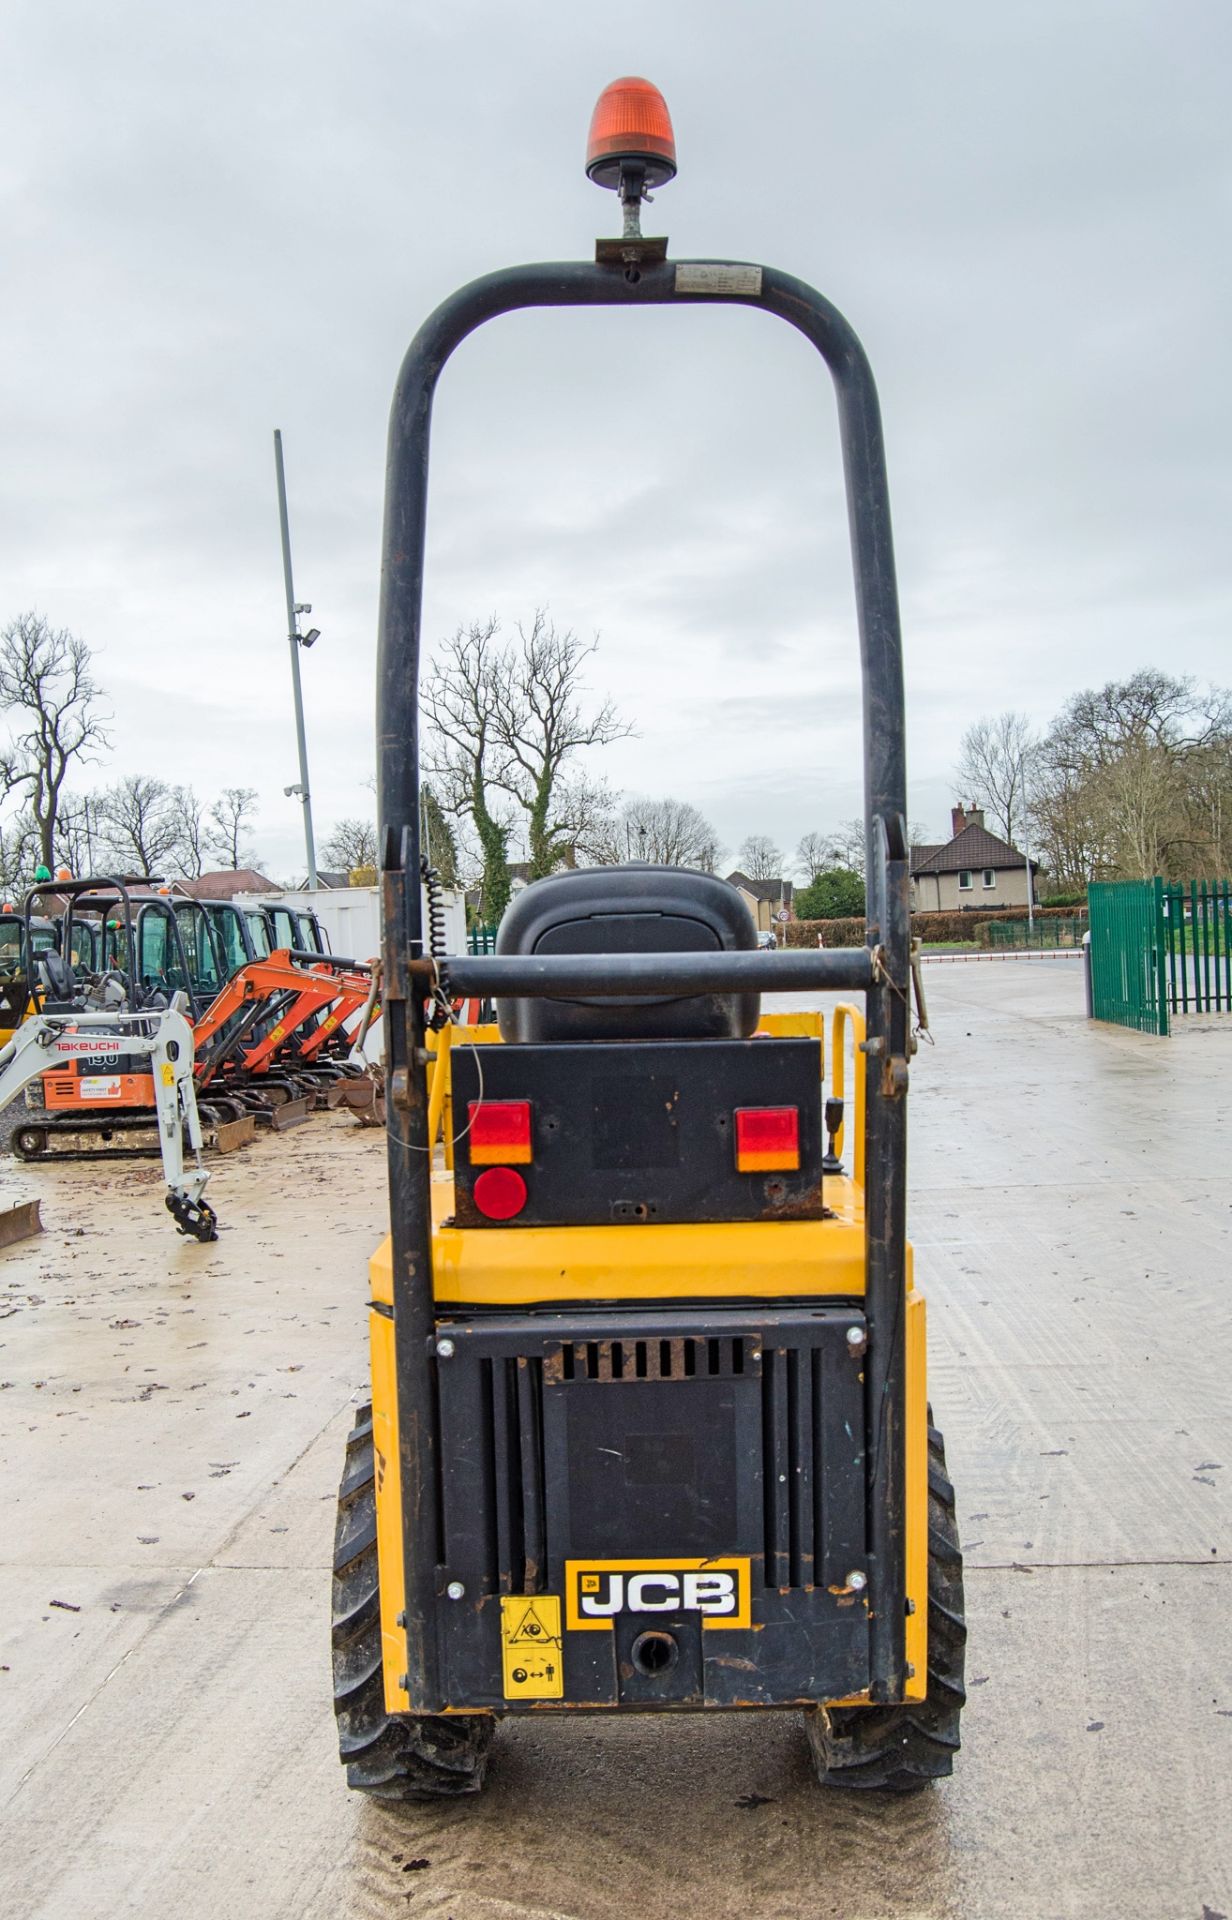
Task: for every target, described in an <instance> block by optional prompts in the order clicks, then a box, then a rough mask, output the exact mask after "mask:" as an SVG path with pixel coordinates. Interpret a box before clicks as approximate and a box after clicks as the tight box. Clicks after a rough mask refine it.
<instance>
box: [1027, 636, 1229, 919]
mask: <svg viewBox="0 0 1232 1920" xmlns="http://www.w3.org/2000/svg"><path fill="white" fill-rule="evenodd" d="M1036 762H1037V763H1036V765H1035V766H1034V768H1033V777H1032V816H1033V819H1034V821H1035V822H1036V830H1037V837H1038V841H1039V847H1040V851H1041V852H1042V853H1043V855H1044V858H1045V861H1046V864H1047V866H1048V869H1049V871H1050V872H1051V874H1052V875H1053V877H1054V879H1055V880H1056V881H1057V882H1058V883H1059V884H1060V885H1061V886H1063V887H1075V886H1082V885H1085V884H1086V882H1087V881H1089V880H1092V879H1098V878H1101V877H1103V876H1105V875H1116V874H1124V875H1127V876H1135V877H1142V878H1148V877H1150V876H1151V875H1152V874H1156V873H1162V874H1166V875H1168V876H1170V877H1173V878H1185V877H1188V876H1190V875H1197V874H1200V873H1207V874H1211V873H1218V872H1219V871H1221V870H1222V867H1223V862H1224V860H1225V858H1226V856H1227V852H1228V850H1229V849H1228V840H1227V832H1226V827H1225V824H1224V823H1225V821H1226V819H1227V818H1228V817H1229V810H1230V809H1232V696H1230V695H1229V694H1228V693H1226V692H1224V691H1222V690H1221V689H1219V688H1209V689H1207V690H1206V691H1205V692H1199V691H1198V690H1197V689H1196V687H1195V685H1194V683H1193V681H1192V680H1188V679H1176V678H1174V677H1173V676H1172V675H1171V674H1167V673H1162V672H1160V671H1159V670H1158V669H1156V668H1143V669H1141V670H1140V671H1139V672H1137V673H1135V674H1132V675H1131V676H1130V678H1129V679H1128V680H1124V681H1109V682H1108V683H1107V684H1106V685H1105V686H1103V687H1100V688H1098V689H1087V690H1086V691H1084V692H1082V693H1078V694H1075V695H1074V696H1073V698H1072V699H1071V700H1069V701H1067V703H1066V705H1065V706H1064V708H1063V709H1062V711H1061V712H1060V714H1058V716H1057V718H1056V720H1054V722H1053V724H1052V726H1051V727H1050V728H1049V730H1048V732H1047V734H1046V735H1045V737H1044V740H1043V742H1042V744H1041V746H1040V749H1039V752H1038V755H1037V757H1036Z"/></svg>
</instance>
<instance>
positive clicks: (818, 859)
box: [796, 832, 841, 886]
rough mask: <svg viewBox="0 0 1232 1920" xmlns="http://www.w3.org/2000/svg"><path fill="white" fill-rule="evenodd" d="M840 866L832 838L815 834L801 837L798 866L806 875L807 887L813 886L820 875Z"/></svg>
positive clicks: (797, 849) (798, 848)
mask: <svg viewBox="0 0 1232 1920" xmlns="http://www.w3.org/2000/svg"><path fill="white" fill-rule="evenodd" d="M840 864H841V862H840V861H838V860H837V859H836V858H835V854H834V842H833V839H832V838H831V837H830V836H828V835H826V834H824V833H814V832H809V833H806V834H803V835H802V836H801V839H800V844H799V846H798V847H797V848H796V866H797V867H798V868H799V870H800V872H801V873H802V874H803V875H804V881H805V885H806V886H811V885H812V884H813V882H814V880H816V878H817V876H818V874H819V873H826V872H827V871H828V870H829V869H830V868H831V867H835V866H839V865H840Z"/></svg>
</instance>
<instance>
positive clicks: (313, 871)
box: [274, 427, 317, 890]
mask: <svg viewBox="0 0 1232 1920" xmlns="http://www.w3.org/2000/svg"><path fill="white" fill-rule="evenodd" d="M274 466H275V468H276V469H277V472H278V521H279V525H280V526H281V528H282V578H283V583H284V585H285V587H286V590H287V639H288V640H289V641H290V642H291V685H292V687H293V688H294V690H295V736H296V739H297V740H298V742H299V791H300V797H301V799H302V800H303V803H304V845H305V848H306V849H307V853H308V885H309V886H310V887H312V888H313V889H314V890H315V888H316V885H317V850H316V843H315V841H314V840H313V837H312V796H311V794H310V793H309V791H308V743H307V740H306V739H305V737H304V696H303V692H302V690H301V688H300V684H299V626H298V624H297V621H296V615H295V586H294V583H293V581H292V579H291V527H290V523H289V521H288V519H287V476H286V473H285V471H284V469H283V464H282V432H281V430H280V429H279V428H278V427H275V428H274Z"/></svg>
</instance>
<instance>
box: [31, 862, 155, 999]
mask: <svg viewBox="0 0 1232 1920" xmlns="http://www.w3.org/2000/svg"><path fill="white" fill-rule="evenodd" d="M44 894H54V895H55V896H56V897H57V898H59V899H61V900H63V901H64V902H65V903H66V905H65V913H64V925H63V930H62V933H61V939H60V950H61V957H62V959H63V960H64V962H65V964H66V965H71V964H72V963H71V962H70V961H69V958H68V956H69V954H70V953H71V952H72V947H73V937H72V936H73V920H74V918H78V919H82V924H83V925H85V924H86V923H85V921H84V919H83V918H82V916H81V915H76V916H75V915H74V912H73V908H74V906H75V905H76V903H77V902H78V901H79V900H81V899H83V898H84V897H85V896H87V895H89V894H93V895H95V898H94V899H93V900H90V901H88V902H87V904H89V905H90V906H97V908H98V910H99V925H100V929H101V934H102V937H101V939H100V941H99V959H100V961H103V962H105V961H106V958H107V915H108V914H109V913H110V912H111V911H112V908H113V907H119V908H120V909H121V910H122V911H123V914H124V936H125V944H126V946H127V949H128V965H127V966H126V967H113V968H111V969H110V971H111V972H113V973H118V974H119V975H120V977H121V979H122V980H123V981H124V984H125V989H126V992H127V997H128V1004H129V1006H130V1007H132V1008H133V1009H134V1011H140V1009H139V1008H138V1006H137V1000H138V988H137V973H136V958H137V948H136V939H135V934H134V929H133V904H132V896H131V895H130V893H129V890H128V888H127V887H126V886H125V884H124V882H123V880H120V879H117V878H116V876H115V875H114V874H96V875H93V876H89V877H87V878H85V879H83V880H38V881H36V882H35V884H34V886H32V887H31V888H30V890H29V892H28V893H27V894H26V898H25V902H24V905H23V908H22V912H23V916H24V919H25V940H26V952H27V953H28V954H30V957H31V959H33V952H32V948H31V938H30V936H31V928H32V925H33V921H34V902H35V901H36V900H37V899H41V898H42V896H43V895H44ZM29 971H30V975H31V979H30V991H31V993H32V994H33V993H34V991H35V988H36V985H37V982H36V981H35V980H34V977H33V975H34V968H33V967H31V968H30V969H29ZM99 971H100V972H105V971H108V969H107V968H106V967H105V966H103V967H100V969H99Z"/></svg>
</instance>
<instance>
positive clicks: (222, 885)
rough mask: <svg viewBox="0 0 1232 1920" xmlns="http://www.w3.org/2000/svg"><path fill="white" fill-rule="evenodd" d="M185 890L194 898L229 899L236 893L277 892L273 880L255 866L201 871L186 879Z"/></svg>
mask: <svg viewBox="0 0 1232 1920" xmlns="http://www.w3.org/2000/svg"><path fill="white" fill-rule="evenodd" d="M183 886H184V891H185V893H187V894H188V895H189V896H190V898H192V899H193V900H229V899H230V898H231V896H232V894H234V893H277V891H278V888H277V886H276V884H275V882H274V881H273V880H267V879H266V877H265V875H264V874H263V873H258V872H257V870H256V868H255V867H236V868H231V867H226V868H224V869H223V870H222V871H221V872H220V873H201V874H198V875H197V878H196V879H195V880H185V881H184V883H183Z"/></svg>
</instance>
